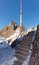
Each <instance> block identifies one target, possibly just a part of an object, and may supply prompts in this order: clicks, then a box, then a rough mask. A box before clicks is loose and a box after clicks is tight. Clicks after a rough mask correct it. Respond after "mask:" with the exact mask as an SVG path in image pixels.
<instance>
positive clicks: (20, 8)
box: [20, 0, 22, 26]
mask: <svg viewBox="0 0 39 65" xmlns="http://www.w3.org/2000/svg"><path fill="white" fill-rule="evenodd" d="M20 26H22V0H20Z"/></svg>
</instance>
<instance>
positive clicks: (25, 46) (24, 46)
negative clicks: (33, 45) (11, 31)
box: [17, 45, 30, 48]
mask: <svg viewBox="0 0 39 65" xmlns="http://www.w3.org/2000/svg"><path fill="white" fill-rule="evenodd" d="M17 47H21V48H30V45H29V46H28V45H19V46H17Z"/></svg>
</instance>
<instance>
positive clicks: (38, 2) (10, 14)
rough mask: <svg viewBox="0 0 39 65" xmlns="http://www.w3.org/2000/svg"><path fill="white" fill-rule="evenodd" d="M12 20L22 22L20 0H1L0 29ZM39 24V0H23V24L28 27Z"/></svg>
mask: <svg viewBox="0 0 39 65" xmlns="http://www.w3.org/2000/svg"><path fill="white" fill-rule="evenodd" d="M11 20H14V21H15V22H16V23H18V24H19V23H20V0H0V29H2V28H3V27H4V26H6V25H7V24H9V22H10V21H11ZM37 24H39V0H23V25H24V26H25V27H26V28H27V29H28V28H30V27H35V26H36V25H37Z"/></svg>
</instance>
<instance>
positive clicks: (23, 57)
mask: <svg viewBox="0 0 39 65" xmlns="http://www.w3.org/2000/svg"><path fill="white" fill-rule="evenodd" d="M15 57H17V59H18V61H20V62H21V63H22V62H23V61H24V60H25V59H26V56H24V55H21V54H16V55H15Z"/></svg>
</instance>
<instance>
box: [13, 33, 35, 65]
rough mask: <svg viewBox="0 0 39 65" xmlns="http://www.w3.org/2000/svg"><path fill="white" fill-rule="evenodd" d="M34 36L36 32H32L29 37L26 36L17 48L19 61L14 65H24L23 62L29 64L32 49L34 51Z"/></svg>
mask: <svg viewBox="0 0 39 65" xmlns="http://www.w3.org/2000/svg"><path fill="white" fill-rule="evenodd" d="M34 35H35V32H32V33H29V34H28V35H27V36H24V39H23V40H22V41H21V42H20V44H19V45H18V46H16V54H15V56H16V57H17V59H18V60H17V61H15V62H14V65H24V63H23V62H24V61H25V60H26V63H27V61H28V60H29V59H30V56H31V55H29V54H31V51H30V49H31V50H32V47H31V46H32V45H31V43H32V39H33V36H34ZM33 41H34V40H33ZM22 63H23V64H22ZM27 65H28V64H27Z"/></svg>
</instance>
